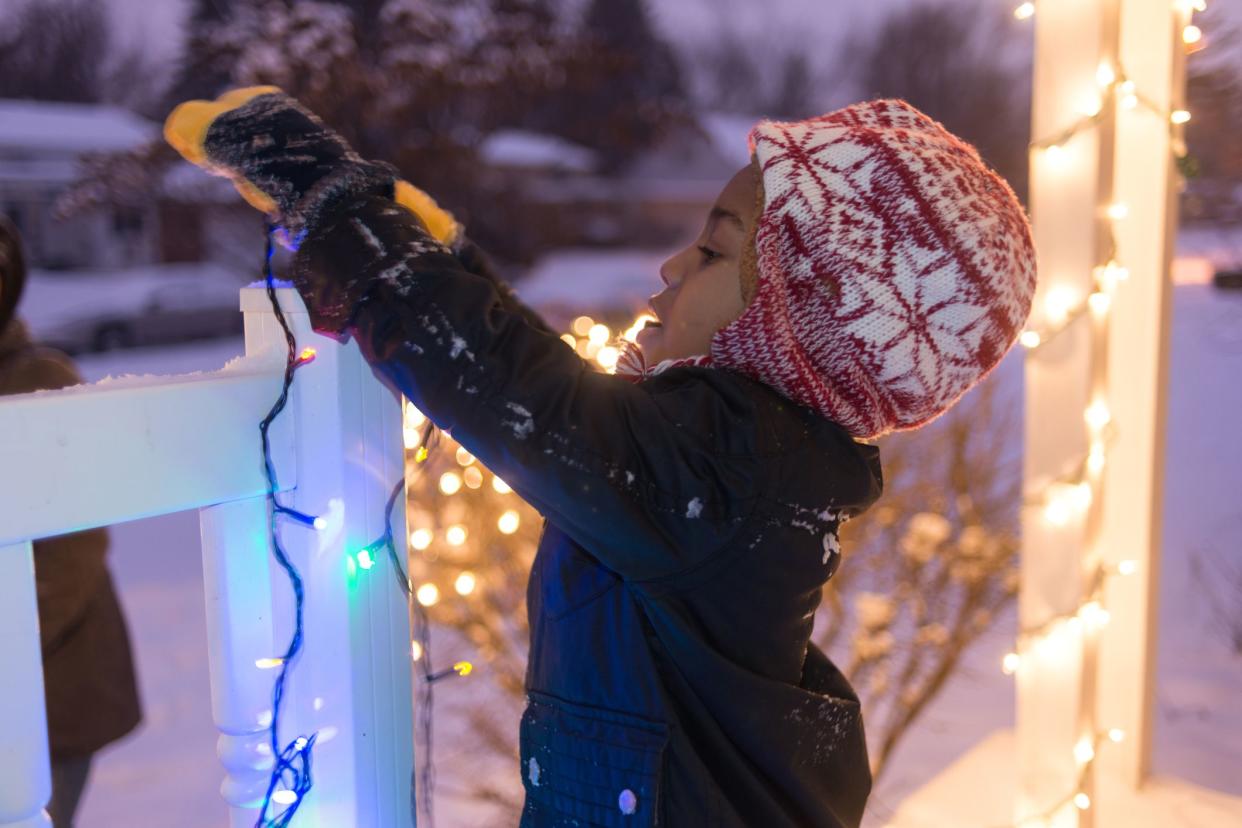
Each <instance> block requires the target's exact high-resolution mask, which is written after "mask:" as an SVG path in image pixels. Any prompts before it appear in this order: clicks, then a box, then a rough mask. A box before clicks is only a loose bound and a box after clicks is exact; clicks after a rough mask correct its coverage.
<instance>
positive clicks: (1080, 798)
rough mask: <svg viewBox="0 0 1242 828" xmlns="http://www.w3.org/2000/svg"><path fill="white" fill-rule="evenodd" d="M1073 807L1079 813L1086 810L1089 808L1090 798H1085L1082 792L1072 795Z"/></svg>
mask: <svg viewBox="0 0 1242 828" xmlns="http://www.w3.org/2000/svg"><path fill="white" fill-rule="evenodd" d="M1074 807H1075V808H1077V809H1078V810H1080V811H1085V810H1087V809H1088V808H1090V807H1091V797H1089V796H1087V795H1086V794H1085V793H1083V792H1082V791H1079V792H1078V793H1076V794H1074Z"/></svg>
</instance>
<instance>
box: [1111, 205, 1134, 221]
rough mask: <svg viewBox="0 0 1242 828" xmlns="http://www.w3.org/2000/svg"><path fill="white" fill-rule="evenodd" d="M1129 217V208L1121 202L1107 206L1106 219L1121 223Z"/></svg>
mask: <svg viewBox="0 0 1242 828" xmlns="http://www.w3.org/2000/svg"><path fill="white" fill-rule="evenodd" d="M1128 215H1130V206H1129V205H1128V204H1125V203H1123V202H1120V201H1118V202H1114V203H1113V204H1110V205H1108V217H1109V218H1110V219H1112V220H1113V221H1121V220H1122V219H1124V218H1125V217H1126V216H1128Z"/></svg>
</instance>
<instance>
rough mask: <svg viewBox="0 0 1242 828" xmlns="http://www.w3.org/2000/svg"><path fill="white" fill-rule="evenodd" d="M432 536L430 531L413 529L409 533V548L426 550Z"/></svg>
mask: <svg viewBox="0 0 1242 828" xmlns="http://www.w3.org/2000/svg"><path fill="white" fill-rule="evenodd" d="M431 539H432V534H431V530H430V529H415V530H414V531H413V532H411V533H410V546H412V547H414V548H415V549H426V548H427V547H428V546H431Z"/></svg>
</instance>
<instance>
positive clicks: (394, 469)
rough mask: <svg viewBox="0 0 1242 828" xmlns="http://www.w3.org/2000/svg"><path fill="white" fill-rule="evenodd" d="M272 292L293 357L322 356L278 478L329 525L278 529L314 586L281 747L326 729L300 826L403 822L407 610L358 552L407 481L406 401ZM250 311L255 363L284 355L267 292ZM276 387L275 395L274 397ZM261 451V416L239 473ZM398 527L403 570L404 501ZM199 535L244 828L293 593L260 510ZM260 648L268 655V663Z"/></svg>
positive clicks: (231, 770) (295, 402)
mask: <svg viewBox="0 0 1242 828" xmlns="http://www.w3.org/2000/svg"><path fill="white" fill-rule="evenodd" d="M278 294H279V297H280V301H281V307H282V309H283V310H284V311H285V314H286V317H287V319H288V321H289V323H290V326H291V328H292V329H293V331H294V333H295V335H296V337H297V341H298V347H299V349H301V348H304V347H306V346H311V347H314V348H315V349H316V351H317V353H316V356H315V359H314V361H313V362H312V363H310V364H309V365H304V366H303V367H301V368H300V369H299V370H298V372H297V377H296V379H295V381H294V386H293V392H292V394H291V396H290V400H289V404H288V406H287V407H286V409H285V411H284V412H283V413H282V414H281V415H280V417H278V418H277V420H276V425H275V426H273V428H274V429H276V428H292V429H293V430H294V433H295V452H294V453H295V462H294V468H290V467H288V466H286V467H281V466H280V465H279V464H278V465H277V468H276V473H277V477H278V479H279V482H280V484H281V486H282V488H283V487H287V486H290V485H293V490H292V491H289V492H286V493H285V494H284V495H283V499H282V502H283V503H284V504H285V505H286V506H290V507H292V508H295V509H298V510H299V511H302V512H305V513H307V514H310V515H317V516H322V517H324V518H325V519H326V523H327V525H326V526H325V528H323V529H322V530H320V531H316V530H313V529H310V528H307V527H303V526H300V525H298V524H296V523H292V522H290V521H284V520H282V521H281V522H280V532H281V541H282V546H283V548H284V549H285V551H286V552H287V554H288V555H289V558H290V560H291V561H292V563H293V564H294V566H295V567H296V568H297V569H298V571H299V573H300V574H301V576H302V578H303V581H304V588H305V603H304V616H303V624H304V626H303V630H304V645H303V650H302V653H301V655H300V656H299V658H298V660H297V661H296V662H295V664H294V666H293V670H292V672H291V674H290V677H289V679H288V681H287V684H286V692H285V697H284V706H283V708H282V711H281V716H280V733H279V736H280V740H281V744H282V746H283V745H284V744H287V743H288V742H289V741H291V740H293V739H294V738H296V737H297V736H299V735H310V734H311V733H318V734H319V736H318V741H317V742H316V744H315V746H314V760H313V767H314V774H313V777H314V787H313V788H312V790H311V792H310V793H309V794H308V796H307V798H306V801H305V802H304V803H302V805H301V807H300V808H299V810H298V814H297V816H296V817H295V820H294V821H295V823H297V824H300V825H303V826H341V825H356V826H385V828H387V826H401V825H409V824H411V814H410V780H411V776H412V768H413V758H414V756H413V716H412V694H411V677H412V672H413V670H412V664H411V661H410V654H409V646H410V645H409V641H410V635H409V615H408V605H407V602H406V599H405V596H404V594H403V593H402V592H401V591H400V589H399V587H398V584H397V580H396V578H394V576H393V572H392V564H391V562H390V561H389V560H388V559H387V557H386V556H385V555H384V554H383V553H382V552H378V553H376V554H375V555H374V556H373V557H370V556H362V557H361V558H359V556H358V553H359V552H360V550H362V548H363V547H364V546H366V545H367V544H369V543H371V542H372V541H374V540H376V539H378V538H379V537H381V536H382V535H383V533H384V507H385V504H386V502H387V500H388V496H389V493H390V492H391V490H392V488H393V486H394V485H395V484H397V483H398V482H400V481H401V480H402V479H403V476H404V463H405V461H404V446H403V441H402V431H401V405H400V399H399V397H398V396H397V395H395V394H393V393H392V392H391V391H389V390H388V389H387V388H385V387H384V386H383V385H382V384H381V383H380V382H379V381H378V380H377V379H376V378H375V376H374V374H373V373H372V372H371V369H370V367H369V366H368V365H367V364H366V362H365V361H364V360H363V359H362V356H361V353H360V352H359V351H358V347H357V345H356V344H355V343H353V342H350V343H348V344H347V345H345V346H341V345H339V344H337V343H336V342H334V341H332V340H330V339H327V338H325V337H320V336H317V335H316V334H314V332H313V331H312V330H311V329H310V324H309V318H308V316H307V314H306V311H305V307H304V306H303V304H302V302H301V299H300V298H299V297H298V296H297V294H296V292H295V291H293V290H290V289H287V288H286V289H280V290H278ZM242 310H243V311H244V312H245V316H246V352H247V355H248V356H250V357H259V356H260V355H263V354H267V355H270V356H271V357H272V359H273V360H278V359H283V357H284V353H285V342H284V337H283V333H282V332H281V330H280V327H279V324H278V322H277V320H276V317H275V315H274V314H273V313H272V309H271V305H270V301H269V299H268V298H267V295H266V293H265V291H264V290H263V289H260V288H252V289H246V290H243V291H242ZM278 391H279V386H278V385H277V386H274V387H273V389H272V399H273V400H275V397H276V394H277V392H278ZM259 452H260V449H259V432H258V422H257V421H256V422H255V440H254V452H253V454H252V455H251V456H250V457H245V458H239V459H238V462H240V463H252V462H253V463H258V462H259V461H260V453H259ZM392 524H393V532H394V539H395V541H396V545H397V550H398V556H399V558H400V560H401V562H402V566H404V565H405V534H406V532H405V510H404V496H399V497H398V499H397V506H396V508H395V510H394V513H393V517H392ZM203 538H204V550H203V552H204V565H205V576H206V578H207V584H206V586H207V589H208V596H207V597H208V615H209V619H208V627H209V630H211V633H210V635H211V636H212V642H211V643H212V647H213V651H215V650H220V652H213V656H212V685H213V687H212V691H213V708H214V712H215V715H216V722H217V725H218V726H219V728H220V730H221V733H222V736H221V740H220V753H221V759H222V761H223V762H224V764H225V767H226V769H227V772H228V775H227V777H226V780H225V783H224V786H223V789H222V790H223V791H224V793H225V794H226V798H229V801H230V804H231V805H232V806H233V812H234V820H235V822H234V824H235V825H239V824H253V819H254V815H255V811H254V810H252V809H253V807H254V806H257V805H258V804H259V802H261V800H262V796H263V787H264V786H263V785H261V784H260V782H262V783H265V782H266V773H267V769H268V768H270V761H271V757H270V755H267V754H264V753H263V752H262V751H263V748H260V747H259V745H260V744H261V743H262V742H263V741H264V740H265V739H266V730H265V727H266V719H265V718H264V714H266V713H269V712H270V710H271V689H272V683H273V681H274V680H275V678H276V669H263V668H261V667H257V666H256V664H255V662H256V659H260V658H264V657H270V658H275V657H277V656H280V655H281V654H282V653H283V652H284V650H285V648H286V646H287V645H288V641H289V637H290V635H291V633H292V627H291V624H292V618H293V612H294V610H293V598H292V593H291V590H290V589H289V587H288V581H287V578H286V576H285V574H284V572H283V571H282V570H281V569H280V568H279V567H278V566H276V565H274V564H273V563H272V561H271V553H270V550H269V549H268V543H267V529H266V505H265V504H264V502H263V500H262V499H255V500H252V501H249V500H248V501H243V502H240V503H235V504H232V505H231V506H221V507H213V508H211V509H205V510H203ZM260 553H262V555H260ZM267 584H270V589H268V588H267V587H266V585H267ZM213 589H214V590H216V593H215V598H219V599H220V600H214V599H213ZM238 604H240V605H241V606H239V605H238ZM264 646H267V647H269V648H270V649H269V650H268V651H267V652H264V653H259V652H258V651H259V650H261V649H262V648H263V647H264ZM256 793H257V797H258V800H257V801H256V800H255V799H254V797H255V795H256ZM247 819H248V820H249V823H247V822H245V820H247Z"/></svg>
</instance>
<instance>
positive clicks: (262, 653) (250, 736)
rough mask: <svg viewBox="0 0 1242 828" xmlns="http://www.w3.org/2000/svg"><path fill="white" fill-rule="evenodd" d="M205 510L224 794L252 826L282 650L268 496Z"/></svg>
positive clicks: (214, 704)
mask: <svg viewBox="0 0 1242 828" xmlns="http://www.w3.org/2000/svg"><path fill="white" fill-rule="evenodd" d="M256 433H257V429H256ZM199 518H200V522H201V529H202V540H203V591H204V592H205V593H206V599H207V600H206V605H207V658H208V663H209V667H210V671H211V712H212V718H213V719H215V722H216V727H217V728H218V729H219V730H220V738H219V741H218V743H217V746H216V752H217V754H218V755H219V757H220V762H221V764H223V765H224V769H225V777H224V782H223V784H221V786H220V795H221V796H223V797H224V800H225V801H226V802H227V803H228V804H229V824H230V825H231V826H232V828H250V826H252V825H254V823H255V817H256V815H257V813H258V811H257V809H258V807H259V805H260V804H261V803H262V802H263V796H264V794H265V793H266V791H267V785H268V779H269V775H270V772H271V768H272V764H273V757H272V751H271V747H270V745H269V735H268V728H269V726H270V724H271V715H272V679H273V678H274V671H273V670H271V669H265V668H264V667H263V666H261V665H262V663H263V662H261V661H260V659H264V658H269V657H271V656H272V655H273V654H274V653H275V646H274V644H273V638H272V584H271V575H270V570H271V567H270V565H269V560H270V556H271V551H270V544H269V542H268V533H267V499H266V498H250V499H247V500H239V501H236V502H234V503H225V504H222V505H219V506H209V507H207V508H205V509H202V510H200V512H199Z"/></svg>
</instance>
